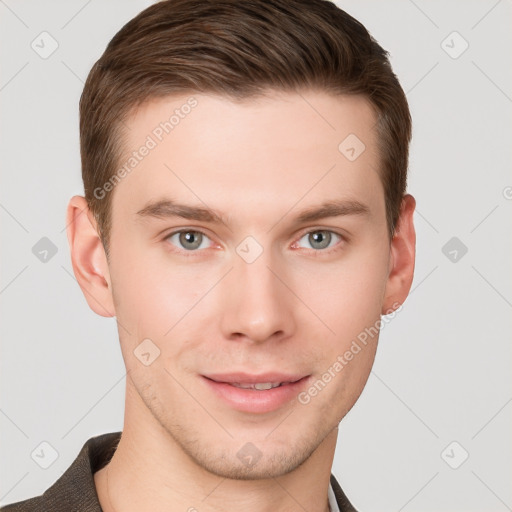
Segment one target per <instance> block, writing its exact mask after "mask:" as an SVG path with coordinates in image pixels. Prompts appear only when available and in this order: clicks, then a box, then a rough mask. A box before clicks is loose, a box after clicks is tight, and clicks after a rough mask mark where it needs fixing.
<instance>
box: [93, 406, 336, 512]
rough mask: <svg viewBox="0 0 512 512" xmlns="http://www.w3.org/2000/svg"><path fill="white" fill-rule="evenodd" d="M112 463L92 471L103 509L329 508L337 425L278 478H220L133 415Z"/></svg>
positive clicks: (320, 511) (275, 511) (311, 511)
mask: <svg viewBox="0 0 512 512" xmlns="http://www.w3.org/2000/svg"><path fill="white" fill-rule="evenodd" d="M125 411H126V412H125V426H124V429H123V432H122V435H121V440H120V442H119V445H118V447H117V449H116V452H115V453H114V455H113V457H112V459H111V461H110V462H109V464H107V465H106V466H105V467H104V468H103V469H101V470H100V471H98V472H96V473H95V474H94V480H95V484H96V488H97V492H98V497H99V500H100V504H101V507H102V509H103V511H104V512H132V511H133V512H135V511H139V510H141V509H142V510H152V511H154V512H160V511H161V512H164V511H165V512H174V511H188V512H214V511H218V510H229V509H234V508H235V506H236V508H242V509H243V510H244V511H245V512H271V511H272V512H291V511H297V510H307V511H308V512H328V511H329V505H328V498H327V493H328V487H329V481H330V474H331V467H332V461H333V457H334V449H335V446H336V439H337V432H338V430H337V429H334V430H332V431H331V432H330V434H328V435H327V437H326V438H325V439H324V440H323V442H322V443H321V444H320V445H319V446H318V447H317V449H316V450H315V451H314V452H313V453H312V455H311V456H310V457H309V458H308V459H307V460H306V461H305V462H304V463H303V464H301V465H299V467H297V468H296V469H294V470H293V471H291V472H289V473H287V474H284V475H281V476H278V477H276V478H269V479H258V480H237V479H230V478H222V477H220V476H217V475H215V474H213V473H211V472H209V471H208V470H207V469H205V468H204V467H201V466H199V465H198V464H197V463H196V462H195V461H194V460H192V459H191V458H190V457H189V456H188V455H187V454H186V453H185V452H184V451H183V450H182V449H181V447H180V446H179V445H178V444H177V443H176V441H175V440H174V438H173V437H172V436H171V435H170V434H169V433H168V432H167V431H166V430H165V429H164V428H163V427H162V426H161V425H160V423H159V422H157V421H156V420H155V418H154V417H153V416H152V415H146V416H145V417H144V419H143V420H141V419H140V418H141V415H139V416H138V418H137V416H136V415H132V414H131V413H134V412H135V410H134V409H133V408H130V407H129V404H128V400H127V406H126V409H125Z"/></svg>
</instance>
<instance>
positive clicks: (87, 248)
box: [66, 196, 115, 317]
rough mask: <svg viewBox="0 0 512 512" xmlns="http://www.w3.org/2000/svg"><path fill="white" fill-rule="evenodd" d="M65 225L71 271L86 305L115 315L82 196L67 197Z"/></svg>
mask: <svg viewBox="0 0 512 512" xmlns="http://www.w3.org/2000/svg"><path fill="white" fill-rule="evenodd" d="M66 225H67V228H66V229H67V236H68V242H69V248H70V253H71V262H72V265H73V272H74V274H75V277H76V279H77V281H78V284H79V285H80V288H81V289H82V292H83V294H84V296H85V299H86V300H87V303H88V304H89V307H90V308H91V309H92V310H93V311H94V312H95V313H97V314H98V315H101V316H105V317H112V316H115V309H114V304H113V296H112V285H111V281H110V273H109V268H108V262H107V258H106V255H105V251H104V248H103V244H102V243H101V239H100V237H99V235H98V231H97V225H96V222H95V220H94V216H93V215H92V213H91V211H90V209H89V207H88V205H87V201H86V199H85V197H83V196H73V197H72V198H71V199H70V201H69V204H68V208H67V214H66Z"/></svg>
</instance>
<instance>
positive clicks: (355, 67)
mask: <svg viewBox="0 0 512 512" xmlns="http://www.w3.org/2000/svg"><path fill="white" fill-rule="evenodd" d="M388 55H389V52H387V51H385V50H384V49H383V48H382V47H381V46H380V45H379V44H378V43H377V42H376V41H375V39H373V37H372V36H371V35H370V34H369V33H368V31H367V30H366V28H365V27H364V26H363V25H362V24H361V23H360V22H359V21H357V20H356V19H354V18H353V17H351V16H350V15H348V14H347V13H346V12H344V11H343V10H341V9H340V8H338V7H337V6H336V5H335V4H334V3H332V2H330V1H328V0H247V1H239V0H165V1H160V2H157V3H155V4H153V5H151V6H150V7H148V8H147V9H145V10H144V11H142V12H141V13H140V14H138V15H137V16H136V17H135V18H133V19H132V20H130V21H129V22H128V23H127V24H126V25H124V27H122V28H121V30H120V31H119V32H118V33H117V34H116V35H115V36H114V37H113V39H112V40H111V41H110V43H109V44H108V46H107V48H106V49H105V51H104V53H103V55H102V56H101V58H100V59H99V60H98V61H97V62H96V63H95V64H94V66H93V67H92V69H91V71H90V73H89V76H88V77H87V81H86V83H85V87H84V90H83V93H82V96H81V99H80V151H81V159H82V178H83V182H84V189H85V197H86V199H87V202H88V205H89V208H90V209H91V211H92V213H93V214H94V217H95V219H96V221H97V222H98V229H99V235H100V238H101V240H102V243H103V246H104V247H105V251H106V253H107V257H108V255H109V235H110V232H111V202H112V193H108V194H106V195H105V196H104V197H101V198H98V197H97V194H95V193H94V191H95V190H97V189H98V187H102V186H103V185H104V184H105V183H106V182H108V181H109V179H110V178H111V177H112V176H113V175H114V174H115V172H116V167H117V166H118V165H119V162H120V158H121V154H122V151H123V144H122V143H123V133H124V132H123V122H124V120H126V119H127V117H128V116H129V114H130V113H131V112H132V111H133V109H134V108H135V107H136V106H139V105H140V104H141V103H142V102H144V101H145V100H148V99H153V98H158V97H164V96H169V95H172V94H178V93H187V92H190V93H193V92H198V93H201V92H204V93H215V94H219V95H225V96H228V97H230V98H232V99H233V100H236V99H244V98H250V97H253V96H257V95H260V94H263V93H264V92H265V91H268V90H276V91H284V92H294V91H295V92H298V91H301V90H304V89H316V90H320V91H325V92H328V93H332V94H335V95H337V94H358V95H363V96H365V97H366V98H367V99H368V100H369V102H370V104H371V105H372V107H373V109H374V111H375V114H376V119H377V132H378V146H379V156H380V169H379V176H380V178H381V180H382V184H383V188H384V194H385V202H386V220H387V225H388V232H389V236H390V239H391V238H392V237H393V235H394V232H395V227H396V223H397V220H398V216H399V213H400V206H401V203H402V198H403V195H404V194H405V190H406V186H407V183H406V182H407V167H408V153H409V143H410V139H411V125H412V123H411V117H410V112H409V107H408V104H407V99H406V96H405V93H404V91H403V90H402V88H401V86H400V84H399V81H398V79H397V77H396V76H395V74H394V73H393V70H392V68H391V65H390V63H389V60H388ZM340 142H341V141H340Z"/></svg>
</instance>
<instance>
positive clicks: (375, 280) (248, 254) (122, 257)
mask: <svg viewBox="0 0 512 512" xmlns="http://www.w3.org/2000/svg"><path fill="white" fill-rule="evenodd" d="M191 96H193V98H195V101H196V102H197V103H194V102H190V101H189V105H190V104H194V106H193V107H192V108H182V106H183V105H185V104H187V100H190V98H191ZM176 109H178V110H179V112H180V114H181V115H180V116H178V117H179V121H178V122H177V123H176V118H175V119H174V122H175V125H174V127H173V128H172V129H169V126H167V129H168V131H169V133H166V132H165V130H164V131H162V127H161V126H160V123H162V122H165V121H168V120H169V118H170V116H171V115H172V114H173V112H174V111H175V110H176ZM185 112H188V113H186V114H185ZM127 124H128V126H129V128H130V129H129V130H128V131H127V135H126V139H125V141H126V148H127V153H126V155H125V156H126V158H124V160H123V161H122V164H121V165H123V164H124V163H125V162H126V161H127V160H128V158H129V157H130V156H131V154H132V152H133V151H136V152H138V157H139V160H138V161H137V163H136V164H133V161H132V165H133V169H132V170H131V171H130V172H129V173H128V174H127V176H126V177H125V178H123V179H122V180H121V182H120V183H118V184H117V185H116V187H115V189H114V195H113V202H112V208H113V209H112V212H113V213H112V226H113V227H112V233H111V261H110V267H109V271H110V280H111V285H112V293H113V300H114V304H115V314H116V317H117V320H118V323H119V325H120V327H119V333H120V341H121V348H122V353H123V357H124V360H125V364H126V367H127V370H128V375H127V385H128V386H129V387H133V389H134V390H136V393H132V394H131V396H132V397H135V396H137V400H133V403H132V404H131V405H130V406H129V407H130V411H131V413H134V414H135V413H136V414H137V417H138V418H139V421H146V422H147V423H148V424H154V425H158V428H160V426H161V427H163V428H164V429H165V431H166V432H167V433H168V435H169V436H170V439H172V440H174V442H176V443H177V444H178V446H179V447H181V448H182V449H183V450H184V451H185V452H186V453H187V454H188V455H189V456H190V457H191V458H192V459H193V460H194V461H195V462H196V463H198V464H199V465H200V466H202V467H204V468H206V469H208V470H209V471H212V472H213V473H216V474H218V475H221V476H225V477H232V478H237V477H238V478H240V477H243V475H246V477H247V478H249V477H250V478H258V477H271V476H278V475H281V474H284V473H286V472H288V471H290V470H292V469H294V468H296V467H298V466H299V465H300V464H301V463H302V462H304V461H305V460H306V459H307V458H308V457H309V456H310V455H311V454H312V453H313V451H314V450H315V449H316V448H317V447H318V446H319V445H320V444H321V443H322V441H323V440H324V439H325V438H326V436H327V435H328V434H329V433H330V432H331V431H332V430H333V429H334V428H335V427H336V426H337V425H338V423H339V422H340V421H341V419H342V418H343V417H344V416H345V414H346V413H347V412H348V411H349V410H350V408H351V407H352V406H353V404H354V403H355V401H356V400H357V398H358V397H359V395H360V393H361V391H362V389H363V387H364V385H365V383H366V380H367V378H368V375H369V372H370V369H371V366H372V363H373V360H374V356H375V350H376V346H377V336H374V337H373V339H370V338H368V341H367V343H366V344H363V343H361V342H360V341H357V340H358V336H359V335H360V334H361V333H362V332H364V331H365V329H369V328H371V327H372V326H375V324H376V323H377V322H378V320H379V319H380V315H381V313H383V314H384V313H385V312H390V311H386V308H389V307H390V305H389V304H385V300H384V297H385V293H386V284H387V279H388V273H389V268H390V244H389V239H388V235H387V226H386V216H385V203H384V191H383V186H382V184H381V181H380V179H379V176H378V174H377V169H378V168H379V158H378V155H377V153H376V144H377V141H376V133H375V131H374V129H373V126H374V124H375V117H374V115H373V113H372V110H371V108H370V106H369V104H368V103H367V102H366V100H364V99H363V98H360V97H344V96H340V97H333V96H330V95H327V94H325V93H319V92H318V93H313V92H308V93H306V92H305V93H303V94H302V95H299V94H279V95H278V94H272V96H271V97H269V98H259V99H250V100H246V101H244V102H241V103H233V102H231V101H229V100H227V99H223V98H221V97H218V96H208V95H202V94H194V95H183V96H180V97H172V98H165V99H160V100H152V101H151V102H149V103H146V104H144V105H142V107H141V108H140V109H139V110H138V111H137V112H135V114H134V115H133V116H132V117H131V118H130V119H129V121H128V123H127ZM159 126H160V130H159V129H158V127H159ZM351 134H354V135H355V136H356V137H357V138H358V139H359V140H360V141H361V142H362V143H364V145H365V149H364V151H363V152H362V153H361V149H362V148H363V146H361V145H360V142H357V139H355V138H354V135H351ZM148 136H150V139H151V140H152V141H153V142H151V141H150V140H149V139H148ZM349 136H350V137H351V138H349V139H347V142H345V143H344V144H342V145H341V150H340V148H339V146H340V143H342V142H343V141H344V140H345V139H346V138H347V137H349ZM159 139H161V140H159ZM144 144H146V145H147V147H149V148H150V149H149V150H148V151H147V152H146V151H144V150H143V151H142V152H140V151H139V148H140V147H141V146H142V145H144ZM351 148H354V150H353V151H352V149H351ZM141 153H147V154H146V155H145V156H143V157H141ZM359 153H360V154H359ZM354 157H356V158H355V159H354ZM120 167H121V166H120ZM165 201H169V202H170V201H172V202H173V203H174V204H179V205H186V206H187V207H189V208H192V209H193V208H201V209H210V210H214V211H215V212H217V213H218V214H219V216H220V217H221V219H222V221H219V220H215V219H214V218H212V219H208V218H207V217H206V216H202V217H201V216H187V215H184V216H179V215H178V213H182V214H185V213H186V210H184V209H180V208H177V209H176V208H175V209H174V210H173V208H170V207H169V205H163V203H161V202H165ZM159 202H160V207H159V208H152V207H151V205H154V204H155V203H159ZM334 203H336V204H337V205H338V206H340V204H341V203H344V204H346V206H348V207H349V208H348V209H347V210H346V211H345V214H340V215H336V213H340V208H338V212H332V211H331V212H330V213H329V215H330V216H327V217H323V216H321V215H318V216H317V217H316V218H312V217H310V218H302V219H299V218H298V217H299V215H300V214H302V213H304V212H309V213H311V212H312V211H314V210H317V209H319V208H321V207H322V206H325V205H331V206H332V205H333V204H334ZM356 203H360V204H361V205H362V206H363V209H366V211H362V209H361V208H359V209H357V208H356V209H355V210H354V211H353V210H351V209H350V206H352V207H354V206H357V205H356ZM173 211H174V213H175V214H174V215H167V214H171V213H172V212H173ZM324 213H325V212H324ZM359 339H361V338H359ZM143 340H146V341H144V344H143V345H140V344H141V343H142V342H143ZM147 340H151V341H147ZM354 340H356V341H357V344H358V345H359V347H360V350H359V351H358V350H357V349H355V348H354V345H353V342H354ZM139 345H140V347H139ZM138 347H139V348H138ZM158 350H159V355H158V357H156V359H154V360H153V358H154V357H155V355H156V354H157V353H158ZM134 351H135V353H134ZM347 351H352V353H353V357H352V358H350V360H348V359H347V358H346V357H344V354H345V353H346V352H347ZM338 356H341V359H340V358H339V357H338ZM151 361H152V362H151ZM342 361H343V362H342ZM336 362H338V363H339V364H338V365H336ZM144 363H146V364H144ZM148 363H150V364H148ZM340 365H341V368H340ZM329 369H330V375H331V378H330V379H329V378H328V377H326V376H325V374H326V372H329ZM235 374H243V375H235ZM264 374H274V375H264ZM298 379H300V381H299V382H296V383H295V384H293V385H291V384H286V385H284V386H281V387H279V388H276V389H271V390H265V389H240V388H239V387H237V386H234V385H233V384H234V383H239V384H240V383H241V384H242V385H244V384H249V383H251V382H252V383H254V381H257V382H260V383H262V384H263V383H266V382H269V381H270V382H274V383H276V382H275V381H282V380H294V381H296V380H298ZM243 380H245V382H243ZM226 381H231V384H225V383H224V384H223V383H222V382H226ZM318 381H321V383H323V385H322V384H318ZM315 383H317V385H316V388H315V389H316V392H315V390H311V388H312V386H313V387H314V385H315ZM258 387H266V386H258ZM139 396H140V399H139V398H138V397H139ZM141 418H142V420H141ZM247 443H252V444H251V445H248V444H247ZM250 457H253V459H255V460H256V459H257V463H256V464H252V463H248V464H247V465H246V468H247V469H246V470H244V465H243V464H241V461H243V460H245V459H247V461H248V462H249V458H250ZM244 471H245V472H244Z"/></svg>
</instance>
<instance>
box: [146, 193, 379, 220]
mask: <svg viewBox="0 0 512 512" xmlns="http://www.w3.org/2000/svg"><path fill="white" fill-rule="evenodd" d="M370 213H371V212H370V208H369V207H368V206H367V205H366V204H364V203H361V202H359V201H355V200H331V201H326V202H324V203H322V204H320V205H317V206H312V207H309V208H307V209H305V210H303V211H302V212H300V213H299V214H298V215H297V216H296V217H295V218H294V221H295V222H296V223H299V224H300V223H305V222H312V221H317V220H320V219H324V218H327V217H340V216H347V215H361V216H370ZM137 215H139V216H141V217H154V218H160V219H165V218H168V217H181V218H183V219H188V220H196V221H201V222H211V223H220V224H227V223H226V218H225V217H224V216H223V215H222V214H221V213H219V212H217V211H216V210H214V209H212V208H208V207H202V206H191V205H185V204H180V203H177V202H175V201H173V200H170V199H162V200H159V201H155V202H150V203H149V204H147V205H146V206H145V207H144V208H142V209H141V210H139V211H138V212H137ZM285 215H287V214H285ZM283 217H284V215H283Z"/></svg>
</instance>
